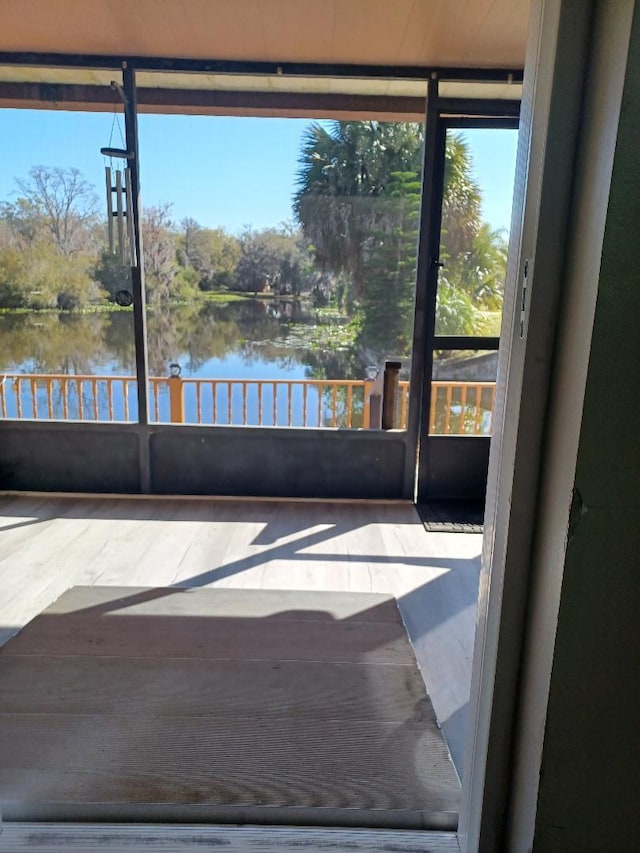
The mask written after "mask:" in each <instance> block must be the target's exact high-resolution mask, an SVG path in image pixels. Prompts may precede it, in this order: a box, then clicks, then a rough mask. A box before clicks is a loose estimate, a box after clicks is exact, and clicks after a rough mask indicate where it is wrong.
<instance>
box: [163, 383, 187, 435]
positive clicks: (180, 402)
mask: <svg viewBox="0 0 640 853" xmlns="http://www.w3.org/2000/svg"><path fill="white" fill-rule="evenodd" d="M167 384H168V385H169V413H170V418H171V423H172V424H183V423H184V389H183V386H182V379H181V378H180V377H179V376H170V377H169V380H168V383H167Z"/></svg>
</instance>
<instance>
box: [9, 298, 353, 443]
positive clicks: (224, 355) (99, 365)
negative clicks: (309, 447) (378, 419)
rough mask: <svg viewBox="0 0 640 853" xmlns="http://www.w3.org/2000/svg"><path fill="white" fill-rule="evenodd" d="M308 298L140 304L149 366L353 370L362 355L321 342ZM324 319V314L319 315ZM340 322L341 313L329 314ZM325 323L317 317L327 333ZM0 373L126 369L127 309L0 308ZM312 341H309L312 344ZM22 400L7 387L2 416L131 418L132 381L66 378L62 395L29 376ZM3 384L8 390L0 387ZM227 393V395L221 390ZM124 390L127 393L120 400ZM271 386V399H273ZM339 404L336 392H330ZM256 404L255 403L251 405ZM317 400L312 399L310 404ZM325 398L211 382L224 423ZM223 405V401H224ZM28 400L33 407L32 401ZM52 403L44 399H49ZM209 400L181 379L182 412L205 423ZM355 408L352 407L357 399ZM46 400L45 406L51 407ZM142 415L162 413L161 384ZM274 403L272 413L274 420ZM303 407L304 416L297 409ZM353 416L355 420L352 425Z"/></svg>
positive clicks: (231, 375) (345, 375)
mask: <svg viewBox="0 0 640 853" xmlns="http://www.w3.org/2000/svg"><path fill="white" fill-rule="evenodd" d="M320 322H321V321H320V319H319V315H318V313H317V312H316V311H315V310H314V309H313V307H312V306H310V305H306V304H303V303H300V302H293V301H285V300H269V301H266V300H258V299H256V300H253V299H246V300H242V301H236V302H229V303H226V304H225V303H214V302H200V303H196V304H193V305H167V306H163V307H162V308H161V309H156V310H153V311H149V312H148V317H147V325H148V336H147V337H148V350H149V373H150V375H151V376H158V377H166V376H168V375H169V365H170V364H172V363H177V364H179V365H180V367H181V370H182V374H181V375H182V377H183V378H200V379H217V380H303V379H350V378H355V379H361V378H363V376H364V369H365V364H364V363H363V360H362V358H361V357H360V356H359V355H358V353H357V352H356V351H355V349H354V348H351V349H346V348H345V349H339V348H336V347H328V346H327V347H325V346H323V345H322V340H323V338H324V337H325V333H324V326H322V329H321V330H320V332H318V328H319V324H320ZM322 322H324V323H326V319H325V320H324V321H322ZM333 322H334V323H335V324H337V325H339V324H340V323H343V322H344V321H340V320H337V319H336V320H335V321H333ZM330 328H331V324H329V325H327V326H326V330H327V332H328V331H329V330H330ZM0 335H1V339H2V343H3V346H2V362H0V372H1V373H19V374H24V373H27V374H62V375H65V376H73V375H93V376H114V375H117V376H131V377H135V347H134V339H133V315H132V312H131V311H126V312H124V311H117V312H107V313H96V314H84V315H83V314H70V313H65V312H60V313H52V314H49V313H38V312H34V313H30V314H6V315H4V316H2V317H0ZM312 341H314V343H312ZM22 386H23V387H21V389H20V391H21V399H20V401H18V400H17V399H15V398H14V397H15V395H14V396H13V397H12V395H11V394H10V393H7V394H6V395H5V396H6V403H5V405H6V407H7V411H6V416H8V417H16V416H18V414H19V412H18V408H19V407H20V409H21V413H22V416H23V417H33V416H34V413H36V412H37V415H38V417H43V418H46V417H51V416H53V417H54V418H61V417H64V416H65V412H66V417H67V418H69V419H73V418H79V417H80V418H81V419H96V418H95V415H96V411H97V414H98V419H100V420H107V419H110V417H111V416H110V415H109V412H110V411H111V412H112V415H113V418H115V419H117V420H135V419H137V404H136V395H135V385H134V384H133V383H131V384H130V385H129V387H128V388H126V386H125V385H124V384H117V385H113V386H112V390H111V391H108V389H107V385H106V383H99V384H98V386H97V389H96V388H93V390H92V386H91V383H85V385H84V386H83V388H82V399H79V397H78V392H77V385H76V383H69V384H68V386H67V394H66V398H67V399H66V403H65V402H63V400H62V395H61V392H60V388H59V386H58V387H57V388H55V389H54V394H53V399H52V400H51V399H47V392H46V389H45V388H44V387H43V386H40V385H38V386H37V388H36V392H35V401H34V398H33V393H32V389H31V387H30V385H29V383H22ZM8 390H9V389H7V391H8ZM229 394H231V399H230V398H229ZM125 395H126V400H125ZM274 395H275V400H274ZM338 402H339V403H341V405H342V409H344V401H338ZM259 403H260V409H261V411H259ZM319 403H320V404H321V405H320V406H319ZM325 403H326V404H328V403H329V400H326V401H323V400H320V401H319V400H318V392H317V391H316V390H315V389H313V388H310V389H308V391H307V392H306V394H305V399H303V392H302V388H301V387H296V388H295V389H294V391H293V393H292V397H291V399H288V397H287V389H286V388H285V387H277V388H274V387H270V386H266V387H265V388H264V389H263V390H261V391H260V392H258V389H257V385H252V386H250V387H249V388H248V391H247V393H246V395H245V397H244V399H242V389H241V387H240V386H234V387H232V388H228V387H227V386H224V385H221V386H219V388H218V389H217V391H216V401H215V404H216V408H217V410H218V416H217V422H221V420H222V419H223V414H222V413H228V412H229V411H231V417H230V419H229V418H228V420H229V422H230V423H232V424H238V423H255V424H257V423H259V422H260V421H262V422H263V423H264V424H265V425H272V424H273V423H274V422H275V423H276V424H279V425H281V424H283V422H284V421H286V422H287V423H290V424H291V425H294V426H302V425H304V424H305V421H306V422H307V423H310V425H316V424H315V423H313V418H312V413H316V414H315V418H316V420H318V415H317V412H318V411H320V416H319V418H320V420H321V421H325V422H326V420H327V418H328V414H329V412H328V406H327V405H325ZM230 404H231V405H230ZM34 406H35V409H34ZM51 407H52V408H51ZM213 408H214V401H213V393H212V389H211V387H210V386H203V388H202V393H201V399H200V402H199V404H198V400H197V399H196V391H195V386H193V385H189V384H187V385H186V386H185V419H186V420H187V421H190V422H196V421H197V420H199V419H201V420H202V421H203V422H209V423H211V422H213V420H214V411H213ZM355 408H356V409H358V402H357V401H356V405H355ZM52 409H53V412H52ZM151 409H152V411H151V416H152V417H155V418H156V419H160V420H163V421H164V420H168V418H169V415H168V411H169V402H168V392H167V388H166V386H162V387H160V389H159V393H158V399H157V403H156V399H155V397H153V396H152V400H151ZM274 411H275V421H274ZM305 411H306V416H305ZM353 425H354V426H355V425H356V424H355V423H354V424H353Z"/></svg>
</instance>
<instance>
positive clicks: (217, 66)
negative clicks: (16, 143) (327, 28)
mask: <svg viewBox="0 0 640 853" xmlns="http://www.w3.org/2000/svg"><path fill="white" fill-rule="evenodd" d="M125 62H126V63H127V64H128V65H129V66H130V67H133V68H134V69H135V70H136V71H163V72H171V71H175V72H181V73H183V74H184V73H192V74H251V75H256V74H257V75H271V76H273V75H277V76H284V77H286V76H291V77H334V78H335V77H350V78H363V79H372V78H384V79H399V80H426V79H427V78H428V77H432V76H434V75H435V76H436V77H437V78H438V79H439V80H442V81H450V82H454V81H466V82H476V83H510V82H511V83H521V82H522V77H523V74H522V69H521V68H431V67H426V66H416V65H350V64H346V63H314V62H248V61H242V60H225V59H211V60H206V59H180V58H171V57H157V56H156V57H149V56H129V57H127V56H111V55H92V54H72V53H25V52H19V53H16V52H0V65H22V66H32V67H38V68H43V67H44V68H47V67H49V68H94V69H99V68H105V69H109V68H113V69H115V68H118V69H121V68H122V65H123V63H125Z"/></svg>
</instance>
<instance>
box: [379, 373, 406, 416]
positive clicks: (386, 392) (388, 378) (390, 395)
mask: <svg viewBox="0 0 640 853" xmlns="http://www.w3.org/2000/svg"><path fill="white" fill-rule="evenodd" d="M401 367H402V362H401V361H387V362H385V365H384V384H383V390H382V429H395V427H396V409H397V401H398V382H399V381H400V368H401Z"/></svg>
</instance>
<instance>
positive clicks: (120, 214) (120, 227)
mask: <svg viewBox="0 0 640 853" xmlns="http://www.w3.org/2000/svg"><path fill="white" fill-rule="evenodd" d="M116 204H117V213H118V216H117V219H118V248H119V250H120V260H121V261H122V263H124V213H123V210H122V172H121V171H120V169H116Z"/></svg>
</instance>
